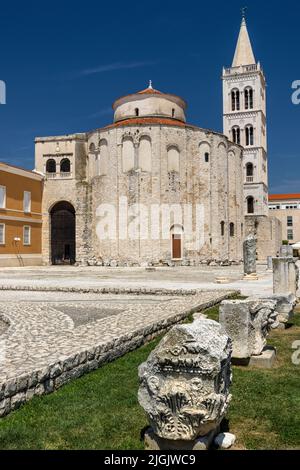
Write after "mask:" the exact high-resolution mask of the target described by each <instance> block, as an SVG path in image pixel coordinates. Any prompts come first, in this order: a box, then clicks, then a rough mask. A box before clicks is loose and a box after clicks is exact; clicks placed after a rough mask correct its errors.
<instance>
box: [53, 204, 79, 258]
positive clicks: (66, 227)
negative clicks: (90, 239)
mask: <svg viewBox="0 0 300 470" xmlns="http://www.w3.org/2000/svg"><path fill="white" fill-rule="evenodd" d="M75 219H76V216H75V209H74V207H73V206H72V204H70V203H69V202H67V201H60V202H57V203H56V204H55V205H54V206H53V207H52V209H51V210H50V220H51V263H52V264H74V263H75V262H76V232H75V229H76V220H75Z"/></svg>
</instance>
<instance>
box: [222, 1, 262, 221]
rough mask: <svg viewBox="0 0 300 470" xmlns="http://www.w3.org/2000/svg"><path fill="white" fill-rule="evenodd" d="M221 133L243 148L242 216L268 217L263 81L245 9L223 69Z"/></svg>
mask: <svg viewBox="0 0 300 470" xmlns="http://www.w3.org/2000/svg"><path fill="white" fill-rule="evenodd" d="M222 80H223V132H224V134H225V135H226V136H227V137H228V138H229V139H230V140H231V141H233V142H235V143H237V144H240V145H241V146H243V147H244V151H243V169H244V172H243V174H244V207H245V215H249V216H251V215H253V216H260V215H265V216H268V161H267V124H266V80H265V76H264V72H263V70H262V68H261V65H260V63H259V62H256V59H255V56H254V53H253V49H252V45H251V41H250V38H249V34H248V29H247V24H246V18H245V10H244V9H243V17H242V24H241V28H240V33H239V37H238V42H237V46H236V50H235V54H234V58H233V63H232V66H231V67H230V68H224V69H223V76H222Z"/></svg>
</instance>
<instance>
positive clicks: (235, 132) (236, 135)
mask: <svg viewBox="0 0 300 470" xmlns="http://www.w3.org/2000/svg"><path fill="white" fill-rule="evenodd" d="M232 140H233V142H234V143H235V144H240V143H241V129H240V128H239V127H238V126H235V127H233V128H232Z"/></svg>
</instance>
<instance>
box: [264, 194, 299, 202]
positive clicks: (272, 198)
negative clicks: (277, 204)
mask: <svg viewBox="0 0 300 470" xmlns="http://www.w3.org/2000/svg"><path fill="white" fill-rule="evenodd" d="M289 199H300V194H269V201H287V200H289Z"/></svg>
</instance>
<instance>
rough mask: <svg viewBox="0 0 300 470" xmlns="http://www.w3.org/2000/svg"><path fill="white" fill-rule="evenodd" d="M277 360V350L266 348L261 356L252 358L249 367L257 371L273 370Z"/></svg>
mask: <svg viewBox="0 0 300 470" xmlns="http://www.w3.org/2000/svg"><path fill="white" fill-rule="evenodd" d="M275 359H276V349H274V348H271V347H266V348H265V349H264V350H263V352H262V353H261V355H260V356H251V357H250V362H249V366H251V367H255V368H256V369H272V367H273V365H274V363H275Z"/></svg>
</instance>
